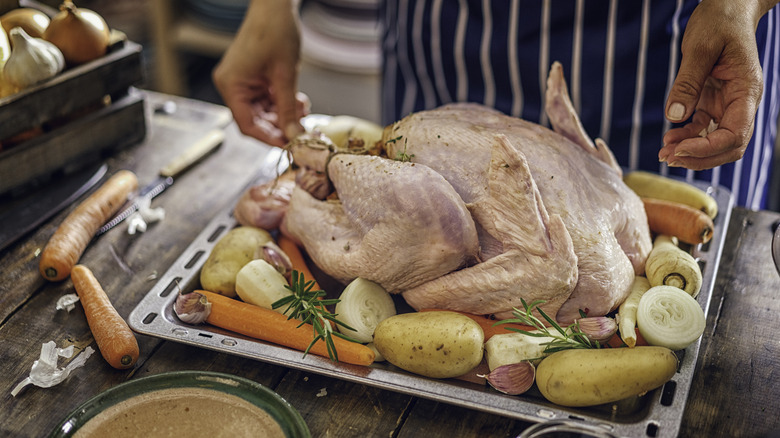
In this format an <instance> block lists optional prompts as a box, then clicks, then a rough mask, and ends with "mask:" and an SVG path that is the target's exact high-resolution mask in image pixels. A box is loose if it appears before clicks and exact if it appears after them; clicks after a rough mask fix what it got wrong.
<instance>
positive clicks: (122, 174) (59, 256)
mask: <svg viewBox="0 0 780 438" xmlns="http://www.w3.org/2000/svg"><path fill="white" fill-rule="evenodd" d="M137 188H138V178H137V177H136V176H135V174H134V173H133V172H131V171H129V170H120V171H119V172H117V173H115V174H114V176H112V177H111V178H110V179H109V180H108V181H106V182H105V183H104V184H103V185H102V186H101V187H100V188H99V189H98V190H97V191H95V193H93V194H92V195H90V196H89V197H88V198H87V199H85V200H84V201H83V202H82V203H81V204H80V205H79V206H78V207H76V209H75V210H73V211H72V212H71V213H70V214H69V215H68V216H67V217H66V218H65V220H64V221H63V222H62V224H60V226H59V227H58V228H57V231H55V232H54V234H53V235H52V236H51V238H50V239H49V242H48V243H47V244H46V247H45V248H44V249H43V252H42V253H41V260H40V264H39V267H38V269H39V271H40V273H41V275H42V276H43V278H45V279H47V280H49V281H60V280H64V279H65V278H67V277H68V275H70V270H71V269H72V268H73V266H75V265H76V263H78V261H79V258H80V257H81V254H83V253H84V250H85V249H86V248H87V245H89V242H90V241H91V240H92V238H93V237H94V236H95V233H96V232H97V230H98V229H99V228H100V227H101V226H103V224H105V223H106V222H107V221H108V220H109V219H111V216H112V215H114V214H115V213H116V212H117V211H118V210H119V208H120V207H122V204H124V203H125V201H126V200H127V197H128V196H129V195H130V193H132V192H133V191H135V189H137Z"/></svg>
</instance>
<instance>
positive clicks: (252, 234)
mask: <svg viewBox="0 0 780 438" xmlns="http://www.w3.org/2000/svg"><path fill="white" fill-rule="evenodd" d="M272 240H273V238H272V237H271V235H270V234H269V233H268V231H266V230H263V229H261V228H255V227H248V226H240V227H236V228H233V229H232V230H230V231H228V233H227V234H225V235H224V236H223V237H222V238H221V239H219V242H217V244H216V245H214V248H213V249H212V250H211V254H209V257H208V258H207V259H206V262H205V263H204V264H203V268H201V270H200V284H201V287H202V288H203V289H206V290H207V291H211V292H215V293H218V294H220V295H225V296H227V297H235V296H236V274H238V271H240V270H241V268H243V267H244V265H246V264H247V263H249V262H251V261H252V260H254V259H256V258H259V257H260V256H261V255H262V252H261V251H262V247H263V245H265V244H266V243H268V242H270V241H272Z"/></svg>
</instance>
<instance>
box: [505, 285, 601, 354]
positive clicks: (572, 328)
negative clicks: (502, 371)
mask: <svg viewBox="0 0 780 438" xmlns="http://www.w3.org/2000/svg"><path fill="white" fill-rule="evenodd" d="M521 301H522V303H523V309H524V310H520V309H518V308H516V307H515V308H514V309H513V311H512V315H514V316H515V317H514V318H510V319H504V320H501V321H498V322H497V323H495V324H493V326H497V325H500V324H523V325H529V326H532V327H534V328H535V329H536V330H537V331H533V332H531V331H527V330H522V329H518V328H514V327H507V328H506V329H507V330H510V331H513V332H518V333H523V334H525V335H528V336H534V337H539V338H541V337H549V338H552V340H550V341H548V342H544V343H542V345H544V346H545V347H544V352H545V353H546V354H551V353H555V352H556V351H561V350H570V349H573V348H601V345H600V344H599V342H598V341H592V340H591V339H590V338H588V336H587V335H586V334H585V333H583V332H582V330H580V324H579V321H577V320H575V321H574V323H572V324H571V325H569V326H568V327H567V328H563V327H561V325H560V324H558V323H557V322H555V320H554V319H552V318H550V317H549V316H548V315H547V314H546V313H544V310H542V309H541V308H539V306H540V305H541V304H544V301H543V300H536V301H533V302H531V304H530V305H529V304H527V303H526V302H525V300H524V299H522V298H521ZM534 310H536V311H537V312H538V313H539V315H541V316H542V318H544V320H545V321H547V323H548V324H549V325H550V327H552V328H553V330H550V328H549V327H547V325H545V324H544V323H543V322H542V321H541V320H540V319H539V318H537V317H536V315H534V313H533V312H534ZM580 316H582V317H585V315H584V314H583V313H582V311H580Z"/></svg>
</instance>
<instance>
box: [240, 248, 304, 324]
mask: <svg viewBox="0 0 780 438" xmlns="http://www.w3.org/2000/svg"><path fill="white" fill-rule="evenodd" d="M287 285H288V283H287V279H285V278H284V275H282V274H281V273H280V272H279V271H277V270H276V268H274V267H273V266H271V264H270V263H268V262H266V261H265V260H263V259H257V260H252V261H251V262H249V263H247V264H246V265H244V267H243V268H241V270H239V271H238V274H236V293H237V294H238V297H239V298H241V300H243V301H244V302H246V303H249V304H254V305H256V306H260V307H263V308H265V309H272V310H276V311H277V312H279V313H284V311H285V310H286V307H280V308H278V309H273V308H272V305H273V303H274V302H276V301H278V300H280V299H282V298H284V297H286V296H288V295H291V294H292V291H291V290H289V289H287V288H286V287H285V286H287Z"/></svg>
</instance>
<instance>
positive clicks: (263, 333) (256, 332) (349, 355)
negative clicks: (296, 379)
mask: <svg viewBox="0 0 780 438" xmlns="http://www.w3.org/2000/svg"><path fill="white" fill-rule="evenodd" d="M194 292H195V293H199V294H202V295H204V296H205V297H206V299H207V300H208V302H209V303H211V311H210V313H209V315H208V317H207V318H206V322H208V323H209V324H211V325H214V326H217V327H220V328H223V329H225V330H230V331H232V332H236V333H240V334H242V335H245V336H249V337H251V338H255V339H260V340H263V341H267V342H272V343H274V344H279V345H283V346H285V347H289V348H294V349H296V350H300V351H306V348H308V347H309V345H310V344H311V342H312V341H313V340H314V330H313V329H312V326H311V325H310V324H306V325H303V326H300V327H299V325H300V324H301V322H300V321H298V320H296V319H288V317H287V315H283V314H281V313H279V312H275V311H273V310H268V309H264V308H262V307H259V306H255V305H252V304H247V303H244V302H243V301H238V300H236V299H233V298H228V297H225V296H222V295H219V294H216V293H213V292H209V291H205V290H196V291H194ZM333 343H334V344H335V347H336V351H337V352H338V360H339V362H344V363H350V364H354V365H366V366H367V365H371V364H372V363H373V362H374V351H373V350H371V349H370V348H368V347H366V346H365V345H362V344H359V343H356V342H350V341H347V340H346V339H342V338H339V337H333ZM309 352H310V353H312V354H316V355H318V356H323V357H329V355H328V349H327V347H326V345H325V342H324V341H317V342H316V343H315V344H314V345H313V346H312V347H311V349H310V350H309Z"/></svg>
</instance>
